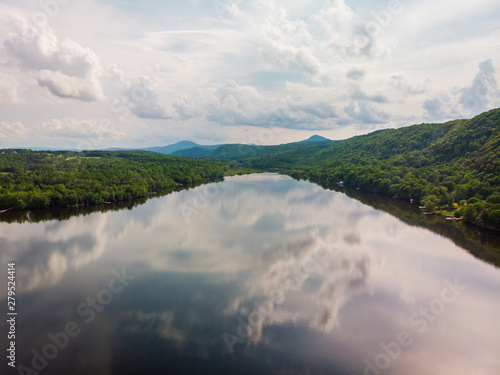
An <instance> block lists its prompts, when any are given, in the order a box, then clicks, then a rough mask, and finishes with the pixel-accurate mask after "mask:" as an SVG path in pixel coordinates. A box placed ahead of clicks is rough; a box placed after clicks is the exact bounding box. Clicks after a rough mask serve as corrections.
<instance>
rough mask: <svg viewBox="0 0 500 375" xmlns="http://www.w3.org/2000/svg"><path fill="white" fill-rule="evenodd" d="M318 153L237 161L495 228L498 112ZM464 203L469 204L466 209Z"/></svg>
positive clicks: (499, 180) (360, 139) (267, 153)
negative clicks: (416, 203) (407, 202)
mask: <svg viewBox="0 0 500 375" xmlns="http://www.w3.org/2000/svg"><path fill="white" fill-rule="evenodd" d="M326 144H327V146H326V147H322V148H321V149H319V150H317V152H313V153H311V152H304V151H305V150H302V149H301V148H300V147H296V148H295V149H294V150H291V149H290V148H288V149H285V148H284V147H283V146H275V147H274V148H273V149H272V148H271V147H264V148H262V150H261V149H259V150H257V155H255V156H254V157H247V158H245V157H242V158H240V159H239V160H240V161H241V162H244V163H246V164H247V165H248V166H251V167H253V168H261V169H267V170H276V169H277V170H279V171H280V172H282V173H287V174H289V175H291V176H293V177H295V178H302V179H309V180H313V181H322V182H326V183H330V184H336V183H339V182H340V181H343V182H344V183H345V184H346V185H351V186H355V187H358V188H361V189H363V190H366V191H371V192H377V193H382V194H385V195H388V196H391V197H395V198H400V199H407V200H409V199H415V200H417V201H420V202H421V203H422V204H424V205H425V206H426V208H427V210H428V211H436V210H442V211H449V212H450V213H454V214H455V215H456V216H459V217H460V216H463V218H464V220H466V221H470V222H474V223H476V224H480V225H484V226H487V227H494V228H500V109H494V110H491V111H489V112H485V113H483V114H480V115H478V116H476V117H474V118H472V119H469V120H454V121H450V122H447V123H444V124H420V125H413V126H408V127H403V128H398V129H386V130H379V131H376V132H373V133H370V134H367V135H363V136H357V137H353V138H349V139H346V140H343V141H338V142H330V143H326ZM466 204H467V205H466Z"/></svg>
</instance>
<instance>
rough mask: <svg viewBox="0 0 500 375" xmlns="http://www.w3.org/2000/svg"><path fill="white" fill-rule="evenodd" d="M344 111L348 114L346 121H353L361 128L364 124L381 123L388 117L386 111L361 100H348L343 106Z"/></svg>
mask: <svg viewBox="0 0 500 375" xmlns="http://www.w3.org/2000/svg"><path fill="white" fill-rule="evenodd" d="M344 112H345V113H346V114H347V115H349V116H350V118H349V119H348V120H347V121H346V122H347V123H351V124H352V123H355V124H357V125H358V126H359V127H361V128H364V125H372V124H383V123H384V122H386V121H387V120H388V119H389V118H390V116H389V114H388V113H386V112H384V111H381V110H378V109H376V108H374V107H373V106H372V105H371V104H369V103H366V102H363V101H360V102H354V101H353V102H350V103H349V104H348V105H347V106H345V107H344Z"/></svg>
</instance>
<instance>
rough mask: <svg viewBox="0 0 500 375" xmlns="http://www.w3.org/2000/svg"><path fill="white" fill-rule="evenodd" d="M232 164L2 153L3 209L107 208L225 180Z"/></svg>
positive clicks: (102, 154)
mask: <svg viewBox="0 0 500 375" xmlns="http://www.w3.org/2000/svg"><path fill="white" fill-rule="evenodd" d="M228 167H229V164H228V163H227V162H225V161H221V160H194V159H193V160H187V159H184V158H176V157H173V156H168V155H160V154H156V153H152V152H143V151H134V152H131V151H126V152H124V151H115V152H110V151H89V152H84V153H75V152H68V151H57V152H49V151H45V152H41V151H31V150H21V149H18V150H2V153H1V154H0V210H6V209H11V208H15V209H28V208H29V209H36V208H47V207H57V206H67V205H81V204H101V203H104V202H117V201H126V200H129V199H135V198H139V197H144V196H147V195H148V194H150V193H155V192H158V191H162V190H164V189H168V188H174V187H176V186H177V185H179V184H191V183H193V182H201V181H203V180H216V179H221V178H222V176H223V175H224V172H225V171H226V169H227V168H228Z"/></svg>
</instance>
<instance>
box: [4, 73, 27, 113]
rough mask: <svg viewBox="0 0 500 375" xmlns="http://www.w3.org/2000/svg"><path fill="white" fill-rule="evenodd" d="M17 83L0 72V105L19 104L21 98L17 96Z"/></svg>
mask: <svg viewBox="0 0 500 375" xmlns="http://www.w3.org/2000/svg"><path fill="white" fill-rule="evenodd" d="M18 88H19V83H18V82H17V80H15V79H14V78H12V77H10V76H8V75H7V74H2V73H0V105H1V104H19V103H22V102H23V100H22V99H20V98H19V96H18Z"/></svg>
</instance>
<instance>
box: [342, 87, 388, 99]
mask: <svg viewBox="0 0 500 375" xmlns="http://www.w3.org/2000/svg"><path fill="white" fill-rule="evenodd" d="M351 99H353V100H365V101H369V102H375V103H387V102H388V101H389V99H387V97H386V96H384V95H382V94H381V93H378V94H375V95H368V94H367V93H366V92H364V91H363V90H362V89H361V88H360V87H359V86H355V87H353V89H352V91H351Z"/></svg>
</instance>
